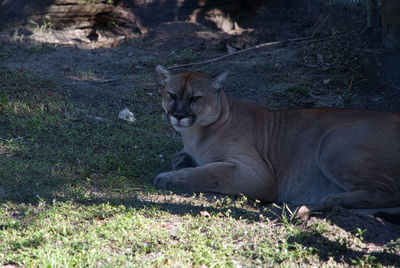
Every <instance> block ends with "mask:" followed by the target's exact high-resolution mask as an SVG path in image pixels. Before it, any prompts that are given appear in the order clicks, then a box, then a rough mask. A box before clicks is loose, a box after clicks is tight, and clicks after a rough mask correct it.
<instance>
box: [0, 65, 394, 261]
mask: <svg viewBox="0 0 400 268" xmlns="http://www.w3.org/2000/svg"><path fill="white" fill-rule="evenodd" d="M0 88H1V91H0V126H1V127H0V266H1V265H6V264H10V265H16V266H27V267H32V266H33V267H99V266H102V267H103V266H104V267H154V266H155V267H191V266H193V267H200V266H202V265H204V266H207V267H258V266H261V267H265V266H270V267H271V266H272V267H275V266H278V267H279V266H281V267H291V266H311V265H316V266H321V265H327V266H348V265H360V266H379V265H386V264H389V265H394V263H395V258H396V256H398V254H399V252H400V248H399V243H398V242H399V241H393V243H391V244H388V245H387V246H386V248H385V250H386V251H385V252H386V253H382V254H386V255H382V254H381V253H379V252H378V253H376V252H372V253H364V252H363V251H362V250H359V249H362V248H365V246H366V244H365V241H364V240H363V236H364V232H365V231H364V230H363V229H356V230H354V232H349V233H345V232H341V233H340V232H338V231H337V230H336V229H334V228H335V227H334V226H333V225H332V224H329V223H327V222H325V221H322V220H321V221H316V222H314V223H313V224H311V225H307V224H306V223H304V222H301V221H298V220H297V219H295V217H294V215H295V212H294V210H293V209H292V210H291V209H290V208H289V207H286V206H284V207H273V206H272V207H270V206H266V205H265V204H260V202H258V201H257V200H248V199H247V198H246V197H244V196H239V197H223V198H222V197H218V198H217V197H215V198H211V197H210V195H201V194H200V195H194V196H191V195H176V194H172V193H169V192H166V191H160V190H158V189H155V188H154V187H153V185H152V180H153V178H154V176H155V175H156V174H157V173H158V172H160V171H165V170H168V169H169V161H170V155H171V154H172V153H173V152H175V151H177V150H178V148H179V147H180V142H179V140H178V139H177V137H176V135H175V134H174V133H173V131H172V130H171V128H170V127H169V126H168V123H167V121H166V120H165V119H162V117H161V113H162V111H161V108H160V107H159V99H158V96H153V95H152V94H148V92H147V91H146V90H145V89H144V88H142V87H133V88H132V94H128V96H127V103H126V104H127V106H128V107H133V108H134V109H133V110H134V112H135V116H136V117H137V121H136V122H135V123H133V124H128V123H126V122H124V121H120V120H118V119H117V113H118V111H114V112H112V111H111V110H110V108H109V107H108V106H107V103H105V106H102V107H85V106H82V104H80V105H78V104H74V103H72V102H71V101H70V100H69V99H68V96H67V95H65V94H64V93H63V92H64V91H63V89H62V88H59V87H58V86H56V83H55V81H52V80H51V79H50V80H49V79H47V78H45V77H37V76H35V75H33V74H31V73H29V72H27V71H25V70H24V71H22V72H19V71H18V70H17V71H11V70H9V69H5V68H0ZM96 116H97V118H101V120H98V119H95V118H96ZM336 228H337V227H336ZM335 232H337V233H338V235H336V236H334V238H332V237H331V236H332V233H335ZM380 254H381V255H380Z"/></svg>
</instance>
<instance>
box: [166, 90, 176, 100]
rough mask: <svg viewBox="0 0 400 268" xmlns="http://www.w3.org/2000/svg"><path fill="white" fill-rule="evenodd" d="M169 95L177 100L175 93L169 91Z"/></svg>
mask: <svg viewBox="0 0 400 268" xmlns="http://www.w3.org/2000/svg"><path fill="white" fill-rule="evenodd" d="M168 95H169V96H170V97H171V99H173V100H176V95H175V94H174V93H171V92H168Z"/></svg>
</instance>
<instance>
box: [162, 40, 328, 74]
mask: <svg viewBox="0 0 400 268" xmlns="http://www.w3.org/2000/svg"><path fill="white" fill-rule="evenodd" d="M334 37H335V36H327V37H322V38H318V39H316V38H314V37H313V36H307V37H300V38H293V39H287V40H282V41H276V42H268V43H262V44H259V45H256V46H254V47H249V48H245V49H242V50H238V51H236V52H233V53H230V54H225V55H222V56H220V57H217V58H214V59H210V60H205V61H200V62H195V63H188V64H181V65H175V66H171V67H168V69H176V68H182V67H190V66H196V65H203V64H208V63H212V62H215V61H219V60H222V59H225V58H226V57H230V56H233V55H237V54H241V53H244V52H247V51H250V50H254V49H259V48H267V47H276V46H286V45H290V44H294V43H301V42H310V43H313V42H321V41H325V40H328V39H332V38H334Z"/></svg>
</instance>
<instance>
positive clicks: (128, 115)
mask: <svg viewBox="0 0 400 268" xmlns="http://www.w3.org/2000/svg"><path fill="white" fill-rule="evenodd" d="M118 118H119V119H121V120H125V121H127V122H128V123H133V122H135V121H136V118H135V116H134V115H133V113H132V112H131V111H129V109H128V108H125V109H123V110H122V111H121V112H119V114H118Z"/></svg>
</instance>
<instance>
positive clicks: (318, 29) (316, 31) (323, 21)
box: [311, 15, 331, 37]
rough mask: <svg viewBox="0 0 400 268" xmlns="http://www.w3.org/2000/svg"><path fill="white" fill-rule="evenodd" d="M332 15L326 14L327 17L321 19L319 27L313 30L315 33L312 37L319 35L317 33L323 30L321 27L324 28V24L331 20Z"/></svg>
mask: <svg viewBox="0 0 400 268" xmlns="http://www.w3.org/2000/svg"><path fill="white" fill-rule="evenodd" d="M330 17H331V16H330V15H328V16H326V17H325V19H323V20H322V21H321V23H320V24H319V25H318V26H317V28H315V30H314V31H313V33H312V35H311V36H312V37H315V36H316V35H317V33H319V31H320V30H321V28H322V26H324V24H325V23H326V22H327V21H328V20H329V18H330Z"/></svg>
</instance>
